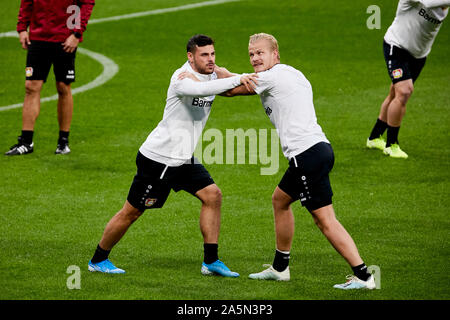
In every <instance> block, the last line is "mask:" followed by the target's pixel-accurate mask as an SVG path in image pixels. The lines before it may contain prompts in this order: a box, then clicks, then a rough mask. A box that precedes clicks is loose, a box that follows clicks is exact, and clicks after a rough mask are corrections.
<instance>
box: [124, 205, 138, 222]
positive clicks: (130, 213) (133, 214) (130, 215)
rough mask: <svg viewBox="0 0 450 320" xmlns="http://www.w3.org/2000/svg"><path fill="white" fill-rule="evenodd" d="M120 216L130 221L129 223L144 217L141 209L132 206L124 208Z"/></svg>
mask: <svg viewBox="0 0 450 320" xmlns="http://www.w3.org/2000/svg"><path fill="white" fill-rule="evenodd" d="M119 215H120V216H121V218H122V219H124V220H126V221H128V222H129V223H133V222H134V221H136V220H137V219H138V218H139V217H140V216H141V215H142V212H141V211H139V209H137V208H134V207H132V206H130V207H124V208H122V210H120V212H119Z"/></svg>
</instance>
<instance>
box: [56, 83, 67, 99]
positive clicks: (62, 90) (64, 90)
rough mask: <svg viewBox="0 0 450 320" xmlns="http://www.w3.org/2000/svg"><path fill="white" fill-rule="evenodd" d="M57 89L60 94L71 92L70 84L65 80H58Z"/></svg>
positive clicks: (65, 94)
mask: <svg viewBox="0 0 450 320" xmlns="http://www.w3.org/2000/svg"><path fill="white" fill-rule="evenodd" d="M56 91H57V92H58V95H60V96H67V95H69V94H70V93H71V92H70V84H66V83H64V82H56Z"/></svg>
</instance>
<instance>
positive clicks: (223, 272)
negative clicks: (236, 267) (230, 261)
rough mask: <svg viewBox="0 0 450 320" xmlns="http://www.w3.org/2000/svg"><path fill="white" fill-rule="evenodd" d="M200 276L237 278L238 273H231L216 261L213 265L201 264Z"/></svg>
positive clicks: (221, 263) (220, 262)
mask: <svg viewBox="0 0 450 320" xmlns="http://www.w3.org/2000/svg"><path fill="white" fill-rule="evenodd" d="M202 274H203V275H205V276H209V275H219V276H222V277H231V278H236V277H239V273H237V272H233V271H231V270H230V269H228V267H227V266H226V265H225V264H224V263H223V262H222V261H220V260H216V261H214V262H213V263H210V264H206V263H204V262H203V263H202Z"/></svg>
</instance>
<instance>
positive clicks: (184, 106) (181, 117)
mask: <svg viewBox="0 0 450 320" xmlns="http://www.w3.org/2000/svg"><path fill="white" fill-rule="evenodd" d="M187 58H188V61H187V62H186V63H185V64H184V65H183V66H182V67H181V68H179V69H178V70H177V71H175V73H174V74H173V75H172V78H171V80H170V85H169V89H168V92H167V102H166V106H165V109H164V115H163V119H162V120H161V121H160V122H159V123H158V125H157V126H156V128H155V129H154V130H153V131H152V132H151V133H150V135H149V136H148V138H147V140H146V141H145V142H144V143H143V144H142V146H141V147H140V149H139V152H138V154H137V157H136V165H137V173H136V175H135V177H134V180H133V182H132V184H131V187H130V190H129V193H128V197H127V200H126V201H125V204H124V206H123V208H122V209H121V210H120V211H119V212H118V213H117V214H116V215H115V216H114V217H112V219H111V220H110V221H109V222H108V224H107V225H106V228H105V230H104V233H103V236H102V238H101V240H100V243H99V244H98V246H97V249H96V251H95V254H94V256H93V257H92V259H91V260H90V261H89V265H88V269H89V271H92V272H94V271H97V272H104V273H124V272H125V271H124V270H123V269H120V268H117V267H115V266H114V264H113V263H112V262H111V261H110V260H109V259H108V256H109V253H110V251H111V249H112V248H113V247H114V245H115V244H117V243H118V242H119V241H120V239H121V238H122V237H123V235H124V234H125V232H126V231H127V230H128V228H129V227H130V226H131V224H132V223H133V222H134V221H136V220H137V219H138V218H139V217H140V216H141V215H142V213H143V212H144V211H145V210H146V209H154V208H161V207H162V206H163V205H164V203H165V201H166V199H167V197H168V195H169V193H170V190H171V189H173V190H175V191H176V192H178V191H179V190H184V191H187V192H189V193H190V194H192V195H193V196H195V197H197V198H198V199H199V200H200V201H201V202H202V207H201V211H200V230H201V232H202V235H203V240H204V244H203V246H204V260H203V263H202V267H201V273H202V274H204V275H211V274H217V275H221V276H224V277H238V276H239V274H238V273H236V272H232V271H230V269H229V268H228V267H227V266H226V265H225V264H224V263H223V262H221V261H220V260H219V257H218V238H219V230H220V208H221V202H222V194H221V191H220V189H219V188H218V186H217V185H216V184H215V183H214V180H213V179H212V178H211V176H210V174H209V173H208V171H207V170H206V169H205V167H204V166H203V165H202V164H200V163H198V161H196V159H195V158H194V157H193V153H194V150H195V147H196V145H197V142H198V140H199V138H200V136H201V132H202V130H203V128H204V126H205V123H206V120H207V119H208V116H209V113H210V111H211V106H212V103H213V101H214V98H215V95H216V94H220V93H223V92H225V91H227V90H229V89H232V88H234V87H236V86H238V85H240V84H244V85H248V84H251V82H252V81H255V80H256V78H255V76H254V75H242V76H241V75H236V76H233V77H229V78H226V79H218V75H217V74H216V72H215V71H214V69H215V67H216V65H215V50H214V41H213V40H212V39H211V38H210V37H208V36H205V35H195V36H193V37H192V38H191V39H190V40H189V42H188V43H187ZM186 71H188V72H191V73H193V74H195V75H196V76H197V78H198V79H200V80H201V81H200V82H194V81H192V80H191V79H188V78H185V79H180V78H179V75H180V74H181V73H183V72H186ZM251 80H252V81H251Z"/></svg>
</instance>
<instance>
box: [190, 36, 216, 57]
mask: <svg viewBox="0 0 450 320" xmlns="http://www.w3.org/2000/svg"><path fill="white" fill-rule="evenodd" d="M213 44H214V40H213V39H211V38H210V37H208V36H205V35H204V34H196V35H195V36H193V37H192V38H190V39H189V41H188V43H187V45H186V50H187V52H192V53H194V52H195V49H196V47H197V46H198V47H204V46H208V45H213Z"/></svg>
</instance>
